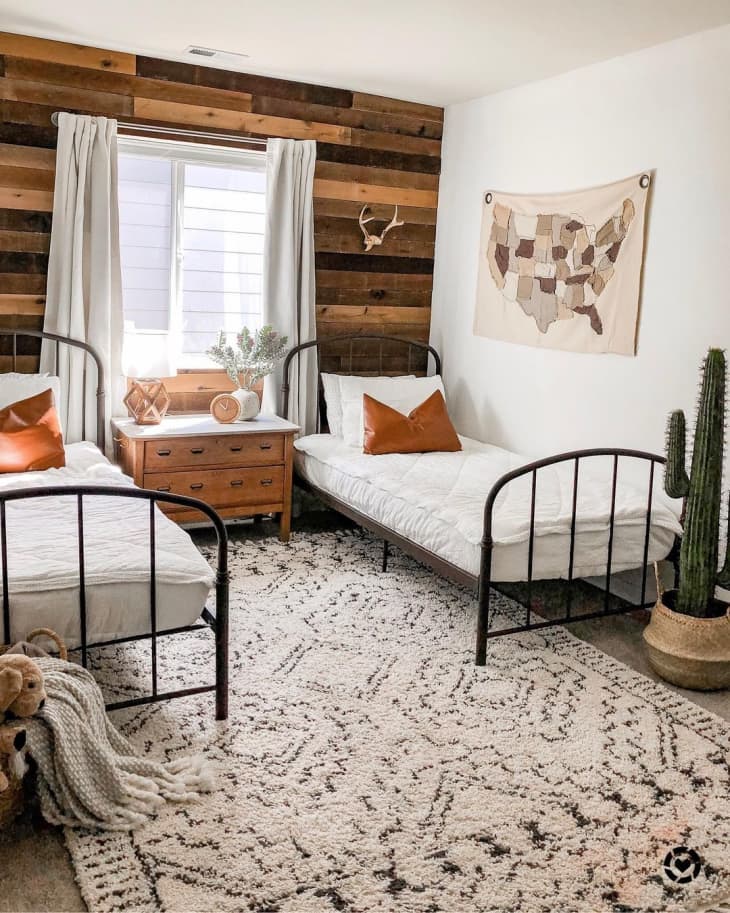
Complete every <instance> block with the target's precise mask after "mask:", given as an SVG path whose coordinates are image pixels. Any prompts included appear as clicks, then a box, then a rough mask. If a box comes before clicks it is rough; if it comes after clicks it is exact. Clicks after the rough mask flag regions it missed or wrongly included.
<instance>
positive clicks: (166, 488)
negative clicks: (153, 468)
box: [157, 485, 172, 491]
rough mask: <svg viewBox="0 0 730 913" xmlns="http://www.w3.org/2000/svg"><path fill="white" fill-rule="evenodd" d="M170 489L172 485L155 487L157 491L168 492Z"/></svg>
mask: <svg viewBox="0 0 730 913" xmlns="http://www.w3.org/2000/svg"><path fill="white" fill-rule="evenodd" d="M171 488H172V485H158V486H157V490H158V491H170V490H171Z"/></svg>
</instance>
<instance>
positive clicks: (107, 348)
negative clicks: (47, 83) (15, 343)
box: [41, 113, 124, 449]
mask: <svg viewBox="0 0 730 913" xmlns="http://www.w3.org/2000/svg"><path fill="white" fill-rule="evenodd" d="M123 327H124V320H123V315H122V276H121V267H120V261H119V204H118V194H117V122H116V121H115V120H110V119H108V118H106V117H87V116H80V115H75V114H65V113H62V114H60V115H59V119H58V149H57V152H56V183H55V191H54V198H53V225H52V229H51V252H50V257H49V262H48V289H47V296H46V314H45V322H44V329H45V330H46V331H48V332H52V333H60V334H61V335H64V336H72V337H74V338H76V339H81V340H83V341H84V342H88V343H89V344H90V345H91V346H93V347H94V349H96V351H97V352H98V354H99V355H100V356H101V360H102V364H103V366H104V373H105V392H106V419H105V420H106V428H107V434H106V437H107V443H108V444H110V443H111V435H110V434H109V427H108V423H109V418H110V417H111V416H112V415H118V414H120V413H122V406H121V399H122V397H123V395H124V378H123V375H122V368H121V355H122V338H123ZM55 355H56V346H55V344H54V343H52V342H45V343H44V345H43V348H42V350H41V370H42V371H49V372H52V373H53V372H57V373H58V375H59V377H60V379H61V400H62V402H61V403H60V404H59V406H60V418H61V423H62V425H63V428H64V432H65V438H66V440H67V441H68V442H74V441H79V440H81V438H82V416H83V411H84V409H85V412H86V437H87V439H89V440H95V439H96V437H95V436H96V396H95V393H96V384H95V378H94V370H93V367H92V366H91V362H90V361H89V365H88V376H87V378H86V384H85V382H84V364H85V356H84V353H83V352H82V351H81V350H78V349H71V348H70V347H69V346H63V345H61V346H60V347H59V349H58V364H57V365H56V361H55ZM107 449H109V447H108V448H107Z"/></svg>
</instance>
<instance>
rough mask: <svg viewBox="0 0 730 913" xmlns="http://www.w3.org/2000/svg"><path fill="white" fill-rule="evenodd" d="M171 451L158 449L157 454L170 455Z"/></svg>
mask: <svg viewBox="0 0 730 913" xmlns="http://www.w3.org/2000/svg"><path fill="white" fill-rule="evenodd" d="M171 452H172V451H170V450H158V451H157V456H170V453H171Z"/></svg>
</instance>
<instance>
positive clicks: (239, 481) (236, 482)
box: [231, 479, 243, 488]
mask: <svg viewBox="0 0 730 913" xmlns="http://www.w3.org/2000/svg"><path fill="white" fill-rule="evenodd" d="M231 485H232V486H233V488H238V486H239V485H243V479H234V480H233V481H232V482H231Z"/></svg>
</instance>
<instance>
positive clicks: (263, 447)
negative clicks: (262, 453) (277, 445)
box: [259, 444, 271, 450]
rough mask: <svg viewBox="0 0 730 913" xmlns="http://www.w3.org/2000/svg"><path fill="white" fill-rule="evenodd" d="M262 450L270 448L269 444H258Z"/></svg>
mask: <svg viewBox="0 0 730 913" xmlns="http://www.w3.org/2000/svg"><path fill="white" fill-rule="evenodd" d="M259 447H260V448H261V449H262V450H271V444H259Z"/></svg>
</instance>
